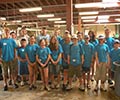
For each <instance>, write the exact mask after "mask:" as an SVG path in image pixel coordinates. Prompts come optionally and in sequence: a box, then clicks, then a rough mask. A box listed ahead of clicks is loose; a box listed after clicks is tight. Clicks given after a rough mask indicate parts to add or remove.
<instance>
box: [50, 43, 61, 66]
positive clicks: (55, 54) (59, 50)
mask: <svg viewBox="0 0 120 100" xmlns="http://www.w3.org/2000/svg"><path fill="white" fill-rule="evenodd" d="M60 53H63V49H62V46H61V45H60V44H59V47H58V50H56V51H55V50H53V51H52V50H51V57H52V59H53V60H54V61H56V60H57V59H58V56H59V54H60ZM58 64H60V65H61V64H62V58H61V59H60V61H59V63H58Z"/></svg>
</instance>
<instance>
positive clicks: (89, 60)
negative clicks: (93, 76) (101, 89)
mask: <svg viewBox="0 0 120 100" xmlns="http://www.w3.org/2000/svg"><path fill="white" fill-rule="evenodd" d="M84 39H85V43H84V44H83V50H84V63H83V66H82V71H83V80H84V87H83V90H84V89H85V80H86V79H87V87H88V88H90V84H89V82H90V68H91V66H92V65H93V58H94V46H93V44H91V43H90V42H89V40H90V37H89V35H85V36H84ZM86 73H87V76H86ZM86 77H87V78H86Z"/></svg>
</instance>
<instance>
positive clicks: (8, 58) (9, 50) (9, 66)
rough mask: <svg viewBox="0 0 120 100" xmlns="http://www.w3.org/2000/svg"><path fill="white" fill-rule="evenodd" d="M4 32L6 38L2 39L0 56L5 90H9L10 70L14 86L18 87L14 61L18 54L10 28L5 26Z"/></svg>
mask: <svg viewBox="0 0 120 100" xmlns="http://www.w3.org/2000/svg"><path fill="white" fill-rule="evenodd" d="M4 32H5V38H3V39H1V40H0V56H1V60H2V63H3V67H2V71H3V80H4V91H7V90H8V85H7V77H8V70H9V72H10V75H11V77H12V80H13V87H14V88H18V85H17V84H16V77H15V73H16V72H15V71H16V68H15V67H16V66H15V65H14V61H15V60H16V59H17V56H16V47H17V45H16V43H15V41H14V40H13V39H12V38H10V29H9V28H5V31H4Z"/></svg>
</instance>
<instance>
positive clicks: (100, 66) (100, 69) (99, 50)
mask: <svg viewBox="0 0 120 100" xmlns="http://www.w3.org/2000/svg"><path fill="white" fill-rule="evenodd" d="M98 39H99V44H98V45H97V46H96V51H95V56H96V76H95V78H96V81H97V87H96V90H98V82H99V80H101V89H102V90H104V91H107V89H106V88H105V82H106V79H107V76H106V74H107V69H108V67H109V65H110V59H109V47H108V46H107V45H106V44H105V43H104V42H105V37H104V36H103V35H100V36H99V37H98Z"/></svg>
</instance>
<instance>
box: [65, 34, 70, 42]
mask: <svg viewBox="0 0 120 100" xmlns="http://www.w3.org/2000/svg"><path fill="white" fill-rule="evenodd" d="M64 40H65V42H66V43H69V42H70V41H71V35H70V34H66V35H65V37H64Z"/></svg>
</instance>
